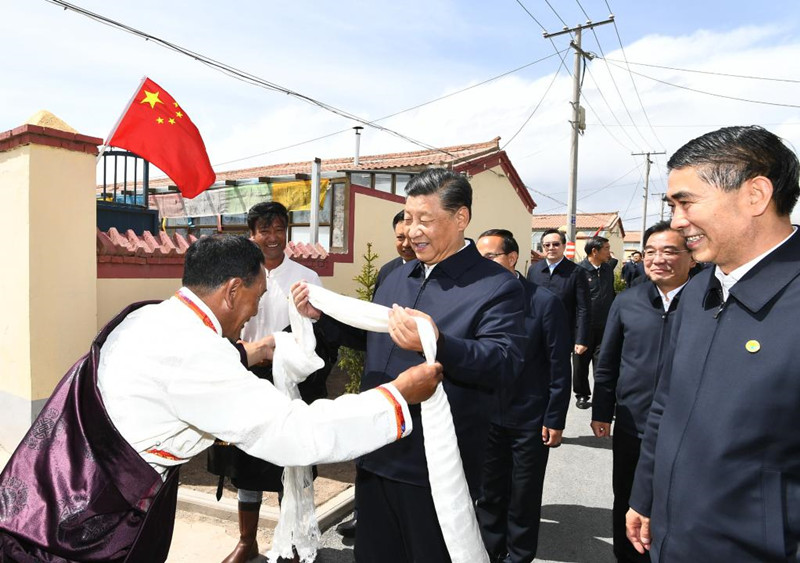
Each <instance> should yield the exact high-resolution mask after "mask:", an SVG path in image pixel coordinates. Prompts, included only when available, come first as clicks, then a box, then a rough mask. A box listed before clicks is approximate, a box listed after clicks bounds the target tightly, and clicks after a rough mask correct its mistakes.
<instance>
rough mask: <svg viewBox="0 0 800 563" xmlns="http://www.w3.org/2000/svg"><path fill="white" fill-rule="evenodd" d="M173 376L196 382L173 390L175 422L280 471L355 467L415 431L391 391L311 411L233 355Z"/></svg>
mask: <svg viewBox="0 0 800 563" xmlns="http://www.w3.org/2000/svg"><path fill="white" fill-rule="evenodd" d="M225 346H227V344H225ZM215 348H216V347H215ZM227 352H230V353H227ZM176 372H177V373H179V374H191V376H183V377H181V376H179V377H178V378H176V379H175V380H173V381H171V382H170V383H169V385H168V389H167V396H168V397H169V401H170V402H171V406H172V408H173V409H174V411H175V413H176V415H177V416H178V418H180V419H181V420H182V421H184V422H185V423H187V424H189V425H191V426H194V427H195V428H197V429H198V430H200V431H202V432H205V433H207V434H211V435H213V436H215V437H217V438H219V439H220V440H224V441H226V442H230V443H232V444H235V445H236V446H238V447H239V448H240V449H242V450H244V451H245V452H247V453H249V454H250V455H252V456H255V457H259V458H261V459H264V460H267V461H269V462H271V463H274V464H276V465H281V466H289V465H312V464H315V463H333V462H338V461H345V460H349V459H353V458H355V457H358V456H361V455H363V454H365V453H367V452H370V451H373V450H375V449H378V448H380V447H382V446H384V445H386V444H389V443H391V442H393V441H395V440H397V439H399V438H400V437H402V436H405V435H407V434H408V433H409V432H411V430H412V428H411V417H410V415H409V412H408V405H407V404H406V402H405V401H404V400H403V398H402V396H401V395H400V393H399V392H397V391H396V390H395V389H394V388H393V387H392V386H391V385H387V386H384V389H386V390H389V391H390V393H386V392H384V391H381V390H380V389H373V390H370V391H367V392H364V393H361V394H359V395H344V396H342V397H339V398H337V399H335V400H324V399H321V400H318V401H315V402H314V403H313V404H311V405H307V404H305V403H304V402H303V401H301V400H289V399H288V398H287V397H285V396H284V395H282V394H281V393H280V392H279V391H278V390H277V389H275V387H274V386H273V385H272V384H271V383H269V382H268V381H265V380H262V379H258V378H257V377H256V376H254V375H253V374H251V373H250V372H248V371H247V370H246V369H244V367H243V366H242V365H241V364H239V363H238V355H237V353H236V351H235V350H234V349H233V347H230V350H229V351H228V350H221V349H217V350H214V353H212V351H211V350H206V351H205V353H204V354H203V355H202V357H196V358H189V359H187V360H185V363H184V365H183V366H182V369H180V370H176Z"/></svg>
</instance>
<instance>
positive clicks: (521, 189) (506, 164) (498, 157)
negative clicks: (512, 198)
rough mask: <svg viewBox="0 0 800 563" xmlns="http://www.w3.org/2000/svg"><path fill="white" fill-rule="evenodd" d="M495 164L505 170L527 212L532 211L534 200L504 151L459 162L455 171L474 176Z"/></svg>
mask: <svg viewBox="0 0 800 563" xmlns="http://www.w3.org/2000/svg"><path fill="white" fill-rule="evenodd" d="M495 166H500V167H501V168H502V169H503V172H505V174H506V176H507V177H508V180H509V182H511V186H512V187H513V188H514V191H515V192H517V195H518V196H519V199H520V200H522V204H523V205H524V206H525V208H526V209H527V210H528V213H533V210H534V208H535V207H536V202H535V201H533V198H532V197H531V194H530V193H529V192H528V188H526V187H525V183H524V182H523V181H522V178H520V177H519V174H518V173H517V170H516V168H514V165H513V164H511V160H510V159H509V158H508V155H507V154H506V151H499V152H496V153H493V154H489V155H486V156H483V157H480V158H476V159H475V160H470V161H469V162H465V163H463V164H459V165H458V166H456V167H455V171H456V172H464V173H466V174H469V175H470V176H475V175H476V174H479V173H481V172H483V171H484V170H488V169H490V168H494V167H495Z"/></svg>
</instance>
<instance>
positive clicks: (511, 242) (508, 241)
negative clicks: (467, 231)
mask: <svg viewBox="0 0 800 563" xmlns="http://www.w3.org/2000/svg"><path fill="white" fill-rule="evenodd" d="M483 237H500V238H501V239H503V252H505V253H506V254H508V253H509V252H516V253H517V254H519V244H517V241H516V240H515V239H514V233H512V232H511V231H509V230H507V229H489V230H488V231H483V232H482V233H481V234H480V236H479V237H478V238H479V239H482V238H483Z"/></svg>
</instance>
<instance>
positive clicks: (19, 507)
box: [0, 302, 178, 563]
mask: <svg viewBox="0 0 800 563" xmlns="http://www.w3.org/2000/svg"><path fill="white" fill-rule="evenodd" d="M149 303H151V302H143V303H136V304H134V305H130V306H129V307H127V308H126V309H125V310H124V311H122V312H121V313H120V314H119V315H117V316H116V317H115V318H114V319H113V320H112V321H111V322H110V323H108V324H107V325H106V326H105V327H104V328H103V330H101V331H100V333H99V334H98V335H97V337H96V338H95V340H94V342H92V346H91V349H90V350H89V353H88V354H87V355H85V356H84V357H83V358H81V359H80V360H79V361H78V362H77V363H76V364H75V365H74V366H72V368H70V370H69V371H68V372H67V373H66V375H65V376H64V378H63V379H62V380H61V382H60V383H59V384H58V386H57V387H56V389H55V390H54V391H53V394H52V396H51V397H50V399H49V400H48V401H47V404H46V405H45V406H44V408H43V409H42V412H41V414H39V416H38V417H37V418H36V421H35V422H34V423H33V426H32V427H31V429H30V430H29V431H28V433H27V434H26V435H25V437H24V438H23V439H22V442H21V443H20V444H19V446H18V447H17V449H16V451H15V452H14V454H13V455H12V456H11V459H10V460H9V462H8V464H7V465H6V467H5V469H4V470H3V472H2V474H0V561H19V562H33V561H46V562H59V563H60V562H68V561H120V562H121V561H148V562H151V561H152V562H158V561H164V560H166V558H167V554H168V553H169V546H170V542H171V541H172V529H173V526H174V521H175V505H176V500H177V494H178V471H177V468H175V469H172V470H170V471H169V473H168V474H167V479H166V481H165V482H163V483H162V481H161V478H160V477H159V475H158V474H157V473H156V472H155V471H154V470H153V468H152V467H150V465H148V464H147V462H145V461H144V460H143V459H142V458H141V456H140V455H139V454H138V453H137V452H136V451H135V450H134V449H133V448H132V447H131V445H130V444H128V442H126V441H125V440H124V439H123V438H122V436H120V434H119V432H118V431H117V429H116V428H115V427H114V425H113V423H112V422H111V419H110V418H109V417H108V413H107V412H106V409H105V406H104V405H103V400H102V398H101V396H100V391H99V390H98V388H97V366H98V361H99V357H100V348H101V347H102V345H103V343H104V342H105V340H106V337H107V336H108V334H109V333H110V332H111V331H112V330H113V329H114V328H115V327H116V326H117V325H118V324H119V323H120V322H121V321H122V319H124V318H125V316H127V315H128V314H129V313H130V312H131V311H134V310H135V309H138V308H139V307H141V306H143V305H147V304H149ZM144 344H145V343H142V345H144Z"/></svg>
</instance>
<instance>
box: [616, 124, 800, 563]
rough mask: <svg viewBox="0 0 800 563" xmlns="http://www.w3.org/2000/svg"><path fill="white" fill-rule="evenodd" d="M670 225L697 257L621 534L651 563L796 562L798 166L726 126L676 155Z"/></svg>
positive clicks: (799, 532) (769, 138) (771, 146)
mask: <svg viewBox="0 0 800 563" xmlns="http://www.w3.org/2000/svg"><path fill="white" fill-rule="evenodd" d="M667 166H668V168H669V170H670V172H669V180H668V188H667V199H668V201H669V204H670V206H671V207H672V208H673V217H672V226H673V227H674V228H676V229H678V230H679V231H681V233H682V234H683V235H684V236H685V237H686V241H687V245H688V247H689V250H691V252H692V255H693V256H694V258H695V259H696V260H699V261H702V262H712V263H713V264H714V266H713V267H709V268H706V269H704V270H703V271H702V272H700V273H699V274H697V275H696V276H695V277H694V279H692V282H691V283H690V284H689V285H688V286H686V288H685V289H684V290H683V294H682V295H681V304H680V307H679V308H678V315H677V318H676V323H679V327H680V329H679V330H677V331H673V335H674V338H675V353H674V354H673V359H672V365H671V366H665V369H664V371H663V372H662V374H661V377H660V379H659V382H658V387H657V388H656V393H655V397H654V398H653V404H652V407H651V409H650V415H649V417H648V419H647V427H646V429H645V435H644V439H643V440H642V449H641V452H640V455H639V464H638V466H637V469H636V477H635V479H634V483H633V490H632V493H631V500H630V505H631V510H630V511H629V512H628V515H627V528H628V537H629V538H630V539H631V541H632V542H634V547H636V548H637V550H639V551H644V549H647V548H649V549H650V555H651V557H652V559H653V560H654V561H659V562H665V561H666V562H683V561H686V562H688V561H692V562H694V561H736V562H737V563H748V562H765V561H766V562H771V561H798V560H799V559H798V558H800V553H798V542H799V541H800V432H798V428H800V408H798V406H799V405H800V367H798V363H797V330H796V328H795V327H796V326H797V316H798V311H800V235H798V233H797V227H793V226H792V224H791V220H790V214H791V212H792V209H793V208H794V206H795V204H796V203H797V198H798V194H800V186H799V185H798V170H799V169H800V165H798V160H797V156H796V155H795V154H794V152H792V150H790V149H789V148H788V147H787V146H786V145H785V144H784V143H783V142H782V141H781V139H780V138H778V137H777V136H775V135H774V134H772V133H770V132H769V131H766V130H765V129H762V128H761V127H756V126H751V127H726V128H724V129H720V130H718V131H714V132H712V133H707V134H706V135H703V136H701V137H699V138H697V139H694V140H692V141H690V142H689V143H687V144H686V145H684V146H683V147H682V148H680V149H678V151H677V152H676V153H675V154H674V155H673V156H672V157H671V158H670V160H669V162H668V163H667Z"/></svg>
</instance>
